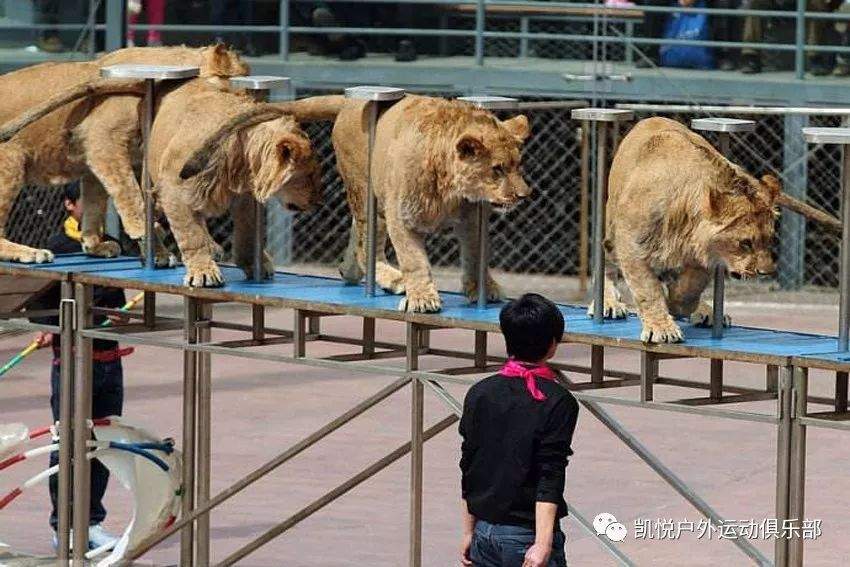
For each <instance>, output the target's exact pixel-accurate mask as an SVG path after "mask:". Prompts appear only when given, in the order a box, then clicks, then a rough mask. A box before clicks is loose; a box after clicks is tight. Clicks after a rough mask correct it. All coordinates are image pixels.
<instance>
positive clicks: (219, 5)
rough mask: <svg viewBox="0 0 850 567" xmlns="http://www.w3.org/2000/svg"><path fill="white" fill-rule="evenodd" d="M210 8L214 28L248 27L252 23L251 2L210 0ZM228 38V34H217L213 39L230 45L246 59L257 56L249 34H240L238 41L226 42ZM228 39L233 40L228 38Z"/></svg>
mask: <svg viewBox="0 0 850 567" xmlns="http://www.w3.org/2000/svg"><path fill="white" fill-rule="evenodd" d="M211 7H212V14H211V17H210V21H211V22H212V24H213V25H214V26H239V25H242V26H248V25H251V24H252V23H253V22H254V1H253V0H212V6H211ZM228 37H229V35H228V34H224V33H219V34H216V38H215V39H216V41H219V42H221V43H230V44H231V45H233V46H234V47H235V48H236V49H239V50H240V51H242V53H244V54H245V55H247V56H248V57H252V56H254V55H257V50H256V49H255V48H254V42H253V41H251V33H250V32H242V33H240V34H239V36H238V37H239V39H238V41H230V42H227V41H225V40H226V39H228ZM230 39H233V38H232V37H230Z"/></svg>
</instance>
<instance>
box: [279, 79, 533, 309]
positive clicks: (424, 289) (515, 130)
mask: <svg viewBox="0 0 850 567" xmlns="http://www.w3.org/2000/svg"><path fill="white" fill-rule="evenodd" d="M366 104H367V103H365V102H363V101H355V100H347V101H346V100H345V99H343V98H342V97H315V98H314V99H303V100H301V101H297V102H295V103H290V104H289V105H282V107H284V108H288V109H289V110H291V111H292V112H293V114H294V115H295V116H296V117H297V118H299V119H305V120H308V119H309V120H315V119H326V118H330V117H333V116H336V122H335V123H334V128H333V134H332V140H333V146H334V151H335V152H336V159H337V168H338V169H339V173H340V175H341V177H342V179H343V182H344V183H345V187H346V195H347V199H348V204H349V207H350V209H351V213H352V227H351V235H350V238H349V246H348V250H347V251H346V255H345V258H344V260H343V263H342V265H341V267H340V273H341V274H342V276H343V278H345V279H346V280H348V281H350V282H353V283H357V282H359V281H360V279H361V278H362V277H363V272H364V271H365V268H366V254H367V253H366V224H367V219H366V195H367V174H366V163H367V146H368V143H367V136H368V134H367V132H366V124H367V122H368V120H367V109H366ZM528 135H529V126H528V119H527V118H526V117H525V116H523V115H519V116H516V117H514V118H511V119H509V120H504V121H500V120H498V119H497V118H496V117H495V116H493V114H491V113H490V112H487V111H485V110H481V109H477V108H475V107H473V106H471V105H469V104H467V103H464V102H459V101H450V100H446V99H442V98H436V97H427V96H413V95H408V96H405V97H404V98H403V99H402V100H400V101H399V102H397V103H395V104H394V105H392V106H391V107H389V108H387V109H385V110H383V112H382V113H381V115H380V118H379V120H378V125H377V133H376V136H375V141H374V153H373V169H372V184H373V187H374V191H375V196H376V198H377V201H378V222H377V227H376V233H377V239H376V247H377V258H376V270H375V279H376V283H377V284H378V285H379V286H381V288H383V289H385V290H387V291H390V292H392V293H405V298H404V299H402V301H401V303H400V305H399V309H401V310H407V311H412V312H436V311H439V310H440V309H441V306H442V301H441V299H440V295H439V294H438V292H437V287H436V285H435V283H434V278H433V276H432V275H431V264H430V262H429V261H428V254H427V252H426V250H425V242H424V237H425V235H426V234H428V233H431V232H434V231H436V230H438V229H439V228H441V227H443V226H451V228H452V229H453V231H454V233H455V235H456V236H457V237H458V240H459V241H460V248H461V268H462V286H463V291H464V293H465V294H466V296H467V297H468V298H469V299H470V300H472V301H474V300H475V299H476V298H477V297H478V277H477V273H478V244H479V242H478V222H477V214H476V204H477V203H480V202H482V201H483V202H488V203H491V204H492V205H493V207H494V209H495V210H497V211H499V212H506V211H508V210H510V209H511V208H512V207H514V206H515V205H516V204H517V203H518V202H519V201H520V200H522V199H524V198H525V197H528V196H529V195H530V194H531V189H529V187H528V185H526V183H525V181H524V180H523V179H522V175H521V174H520V170H519V168H520V153H521V147H522V143H523V142H524V141H525V139H526V138H527V137H528ZM387 234H389V238H390V241H391V242H392V245H393V248H394V249H395V252H396V256H397V257H398V263H399V268H400V269H399V268H395V267H394V266H391V265H390V264H389V263H388V261H387V257H386V238H387ZM485 293H486V294H487V298H488V300H490V301H498V300H499V299H501V297H502V293H501V290H500V288H499V285H498V284H497V283H496V282H495V280H493V278H492V277H490V275H489V273H488V274H487V289H486V290H485Z"/></svg>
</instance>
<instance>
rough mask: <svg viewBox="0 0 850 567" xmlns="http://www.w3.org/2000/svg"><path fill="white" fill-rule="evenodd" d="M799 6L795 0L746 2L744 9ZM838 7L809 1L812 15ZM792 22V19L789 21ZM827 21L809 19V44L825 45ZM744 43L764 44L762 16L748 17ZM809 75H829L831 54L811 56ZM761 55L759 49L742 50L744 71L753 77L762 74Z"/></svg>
mask: <svg viewBox="0 0 850 567" xmlns="http://www.w3.org/2000/svg"><path fill="white" fill-rule="evenodd" d="M796 5H797V3H796V2H795V1H794V0H743V2H742V4H741V6H742V7H746V8H748V9H751V10H793V9H795V7H796ZM834 8H835V2H834V1H833V0H807V2H806V11H809V12H831V11H832V10H833V9H834ZM785 21H789V20H785ZM827 25H828V24H827V22H826V21H825V20H813V19H807V20H806V44H808V45H823V43H824V32H825V31H826V26H827ZM742 41H743V42H744V43H763V42H764V18H761V17H759V16H747V17H745V18H744V33H743V38H742ZM808 62H809V65H808V67H809V72H810V73H812V74H813V75H817V76H822V75H828V74H829V73H830V72H831V71H832V69H831V68H830V58H829V54H826V53H817V52H816V53H814V54H811V55H809V58H808ZM761 69H762V61H761V53H760V52H759V51H758V50H757V49H752V48H749V47H745V48H743V49H741V72H742V73H747V74H752V73H761Z"/></svg>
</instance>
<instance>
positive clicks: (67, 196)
mask: <svg viewBox="0 0 850 567" xmlns="http://www.w3.org/2000/svg"><path fill="white" fill-rule="evenodd" d="M79 198H80V184H79V183H69V184H67V185H65V187H63V188H62V199H63V200H66V201H71V202H72V203H76V202H77V200H78V199H79Z"/></svg>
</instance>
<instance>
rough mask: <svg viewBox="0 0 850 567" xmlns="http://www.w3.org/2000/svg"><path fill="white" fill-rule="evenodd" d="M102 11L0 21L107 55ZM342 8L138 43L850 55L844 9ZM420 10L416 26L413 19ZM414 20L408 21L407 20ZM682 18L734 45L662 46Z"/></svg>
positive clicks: (194, 17)
mask: <svg viewBox="0 0 850 567" xmlns="http://www.w3.org/2000/svg"><path fill="white" fill-rule="evenodd" d="M100 3H101V2H99V1H92V2H90V7H89V9H88V10H87V11H86V13H87V15H86V13H83V14H80V15H79V16H78V18H80V19H79V21H78V22H74V23H60V24H45V23H41V22H39V23H33V22H27V21H19V20H15V19H13V18H8V17H7V18H2V17H0V32H2V31H6V32H19V33H20V32H31V31H36V30H70V31H74V32H77V31H79V32H80V37H79V38H78V40H77V41H76V43H75V45H74V48H76V49H82V50H85V51H88V52H89V53H92V52H93V51H94V48H95V41H94V39H93V36H91V35H89V36H88V37H90V38H91V39H90V41H87V42H83V41H82V40H83V38H84V37H85V36H86V32H87V30H88V29H92V28H93V29H95V30H96V31H97V32H98V33H102V34H103V35H104V37H105V47H106V49H116V48H118V47H121V46H122V45H123V40H124V32H123V30H124V29H125V23H124V22H123V21H122V20H123V18H125V17H126V8H125V2H124V1H123V0H106V1H105V2H103V4H104V5H105V8H103V9H101V10H98V6H99V4H100ZM342 3H343V0H327V2H325V3H323V4H325V5H327V6H328V7H329V9H330V12H331V13H334V11H336V12H338V15H335V16H333V17H331V18H327V17H325V18H324V19H323V20H322V21H317V18H316V17H315V15H314V12H313V10H314V8H315V5H316V3H315V2H311V1H309V0H279V1H278V2H256V1H254V2H248V3H247V4H249V5H251V7H252V8H251V9H250V10H249V12H252V13H253V18H252V21H251V24H250V25H221V24H220V23H216V22H212V21H211V18H210V11H209V10H204V9H203V5H202V3H199V2H193V3H174V4H173V5H170V6H169V12H168V14H167V17H166V20H165V21H166V22H167V23H157V24H151V23H144V24H142V23H138V22H136V23H133V24H132V25H130V26H129V29H130V30H132V31H133V32H136V33H137V34H138V32H146V31H150V30H157V31H159V32H162V33H163V34H165V38H166V42H169V43H181V42H188V43H195V44H197V43H206V42H209V41H210V40H212V39H213V38H214V37H225V38H226V39H231V38H238V37H243V38H249V37H250V38H251V39H252V40H253V42H254V43H255V44H262V45H263V48H262V51H263V52H264V53H267V54H276V55H278V56H279V57H280V58H282V59H287V58H288V57H289V56H290V55H291V54H292V53H294V52H296V51H306V50H308V49H309V48H310V45H311V42H313V41H314V40H315V39H316V38H321V37H327V36H329V35H335V36H347V37H351V38H361V39H362V38H366V39H368V40H369V43H368V46H367V47H369V49H370V50H372V51H392V48H391V47H390V48H388V46H387V41H386V39H387V38H390V39H392V38H408V39H410V38H415V39H417V40H422V41H424V44H423V47H424V49H425V50H426V51H427V52H428V53H429V54H430V55H437V56H451V55H464V56H469V57H472V58H474V62H475V64H477V65H483V64H484V62H485V59H486V58H488V57H499V58H504V57H509V58H516V57H520V58H525V57H539V58H546V59H549V58H551V59H585V60H598V58H599V55H600V54H602V58H603V59H605V60H610V61H623V60H625V61H627V62H631V61H632V60H634V59H635V54H636V50H640V51H646V50H647V49H649V48H655V47H658V46H660V45H689V46H704V47H709V48H715V49H727V50H738V49H745V48H746V49H752V50H758V51H762V52H766V53H769V54H773V55H776V56H781V55H782V54H786V55H788V58H787V60H786V61H780V60H781V59H782V58H781V57H778V58H777V57H774V58H773V59H774V62H777V61H779V63H778V64H779V66H780V67H784V68H787V69H789V70H793V71H794V73H795V75H796V77H797V78H800V79H802V78H804V76H805V70H806V58H807V56H812V55H815V54H821V55H824V56H830V57H831V56H832V55H841V54H843V55H845V56H846V55H847V54H848V53H850V38H848V31H847V29H846V26H847V22H848V20H850V11H843V10H844V8H842V7H841V6H840V3H838V2H834V1H829V0H824V1H822V2H811V3H808V2H807V1H806V0H786V1H784V2H783V1H777V2H775V3H774V4H773V6H774V7H776V8H783V7H784V8H785V9H771V10H752V9H746V8H743V7H741V8H734V7H729V8H717V7H699V6H692V7H683V6H680V5H678V4H677V3H674V5H663V4H664V2H659V1H657V0H650V1H649V2H646V3H639V4H638V5H635V6H615V7H609V6H604V3H603V2H601V1H597V2H547V1H528V0H471V1H467V2H461V1H458V0H400V1H399V0H370V1H369V2H364V3H363V4H364V5H362V6H357V7H356V9H354V10H352V9H351V8H350V7H348V8H347V7H345V6H343V5H342ZM9 4H10V5H11V3H9ZM20 4H25V3H20ZM349 4H350V3H349ZM729 5H730V6H733V5H734V4H733V3H729ZM807 6H808V7H809V8H810V9H808V10H807ZM0 8H2V3H0ZM816 8H820V9H821V10H822V11H816ZM836 8H837V9H836ZM414 10H415V17H413V16H411V15H409V14H412V13H413V11H414ZM831 10H835V11H831ZM405 11H406V13H407V14H408V15H402V12H405ZM675 14H706V15H708V16H709V18H711V24H710V25H711V26H712V27H713V26H715V25H717V26H719V25H720V23H719V22H720V21H721V20H723V21H724V22H725V23H724V24H723V25H725V26H727V27H728V29H729V30H731V31H730V32H729V34H728V35H730V37H725V35H727V34H725V33H723V34H716V33H713V34H711V36H712V37H713V38H715V39H711V40H695V39H665V38H663V37H661V33H662V32H661V29H662V28H663V22H664V19H665V18H667V17H669V16H670V15H675ZM83 18H85V20H84V19H83ZM659 21H660V22H661V23H660V25H659ZM754 22H758V23H760V24H761V29H762V31H763V33H760V34H758V33H757V34H749V35H748V36H746V37H745V36H743V35H742V34H741V30H743V29H744V28H745V27H749V28H753V26H752V24H753V23H754ZM718 37H720V38H721V39H716V38H718ZM69 47H70V46H69ZM638 57H640V55H638Z"/></svg>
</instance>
